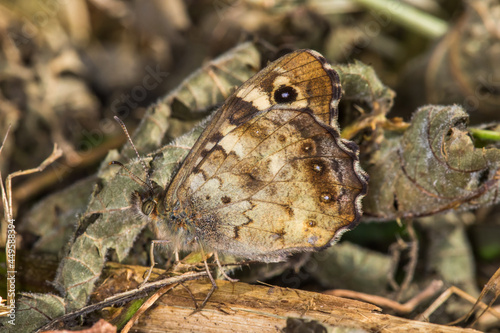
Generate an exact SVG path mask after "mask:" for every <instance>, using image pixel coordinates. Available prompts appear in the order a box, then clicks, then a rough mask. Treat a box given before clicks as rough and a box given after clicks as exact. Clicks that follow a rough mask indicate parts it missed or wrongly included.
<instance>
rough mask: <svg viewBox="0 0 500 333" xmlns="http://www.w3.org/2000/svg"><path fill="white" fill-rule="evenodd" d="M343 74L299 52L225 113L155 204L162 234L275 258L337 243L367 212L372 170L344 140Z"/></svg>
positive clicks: (184, 243)
mask: <svg viewBox="0 0 500 333" xmlns="http://www.w3.org/2000/svg"><path fill="white" fill-rule="evenodd" d="M340 96H341V87H340V81H339V77H338V75H337V73H336V72H335V71H334V70H333V69H331V68H330V66H329V65H328V64H327V62H326V60H325V59H324V58H323V57H322V56H321V55H319V54H318V53H317V52H315V51H311V50H299V51H296V52H293V53H291V54H288V55H286V56H284V57H282V58H280V59H278V60H277V61H275V62H273V63H271V64H270V65H268V66H267V67H266V68H265V69H263V70H262V71H261V72H259V73H258V74H256V75H255V76H254V77H253V78H251V79H250V80H248V81H247V82H245V83H244V84H243V85H242V86H241V87H240V88H239V89H237V90H236V91H235V93H234V94H233V95H232V96H231V97H229V98H228V99H227V100H226V102H225V104H224V105H223V106H222V107H221V109H219V110H218V111H217V113H216V114H215V115H214V117H213V119H212V120H211V121H210V123H209V125H208V126H207V128H206V129H205V130H204V132H203V133H202V134H201V136H200V138H199V139H198V141H197V142H196V143H195V145H194V146H193V148H192V150H191V152H190V153H189V155H188V156H187V157H186V159H185V161H184V163H183V165H182V166H181V168H180V169H179V171H178V173H177V174H176V175H175V177H174V179H173V181H172V182H171V183H170V185H169V186H168V188H167V189H166V191H165V192H163V193H162V195H161V204H160V205H158V207H157V210H156V212H157V215H158V216H157V217H158V218H155V219H154V221H155V226H156V229H157V231H158V234H159V236H160V238H161V239H172V240H174V244H175V245H174V246H176V248H177V249H193V248H194V247H197V246H198V245H201V246H202V247H203V249H204V250H206V251H216V252H218V253H222V254H230V255H234V256H237V257H242V258H247V259H253V260H259V261H263V262H275V261H282V260H285V259H286V257H287V256H289V255H291V254H293V253H297V252H308V251H317V250H320V249H322V248H324V247H327V246H329V245H331V244H333V243H334V242H335V241H336V240H337V239H338V238H339V236H340V234H341V233H342V232H343V231H345V230H347V229H349V228H351V227H353V226H354V225H355V224H356V223H357V221H358V220H359V218H360V215H361V202H360V201H361V198H362V197H363V196H364V195H365V194H366V190H367V180H368V176H367V175H366V174H365V173H364V171H363V170H362V169H361V168H360V166H359V161H358V156H357V146H356V145H355V144H354V143H352V142H350V141H346V140H343V139H341V138H340V134H339V128H338V125H337V105H338V102H339V100H340Z"/></svg>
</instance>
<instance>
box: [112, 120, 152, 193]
mask: <svg viewBox="0 0 500 333" xmlns="http://www.w3.org/2000/svg"><path fill="white" fill-rule="evenodd" d="M114 118H115V120H116V121H117V122H118V124H120V126H121V128H122V130H123V132H124V133H125V135H126V136H127V139H128V142H130V145H131V146H132V148H134V151H135V155H136V156H137V158H139V161H140V162H141V165H142V167H143V168H144V172H145V173H146V182H144V181H143V180H141V179H140V178H139V177H137V176H136V175H134V174H133V173H132V172H131V171H130V170H129V169H127V168H126V167H125V166H124V165H123V164H122V163H120V162H116V163H115V162H111V163H112V164H118V165H121V166H122V167H123V168H124V169H125V170H127V171H128V173H129V174H130V176H131V177H132V178H133V179H134V180H136V181H137V180H139V181H140V182H141V183H143V184H146V185H147V186H148V187H149V188H151V189H152V188H153V184H152V183H151V179H149V172H148V167H147V166H146V163H144V160H143V159H142V158H141V156H140V155H139V152H138V151H137V148H135V145H134V143H133V142H132V138H131V137H130V134H128V131H127V127H125V124H124V123H123V121H122V120H121V119H120V118H118V117H117V116H114Z"/></svg>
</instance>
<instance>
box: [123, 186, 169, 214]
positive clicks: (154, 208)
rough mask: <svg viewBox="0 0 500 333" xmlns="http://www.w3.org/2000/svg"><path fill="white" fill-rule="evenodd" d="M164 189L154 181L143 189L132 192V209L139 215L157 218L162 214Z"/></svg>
mask: <svg viewBox="0 0 500 333" xmlns="http://www.w3.org/2000/svg"><path fill="white" fill-rule="evenodd" d="M164 197H165V190H164V189H163V188H162V187H161V186H160V185H158V184H156V183H155V182H152V185H151V187H149V186H148V187H146V189H145V190H142V191H135V192H133V193H132V198H131V203H132V207H133V208H134V210H135V211H136V212H137V213H138V214H139V215H141V216H143V217H145V218H147V219H150V220H153V221H154V220H157V219H158V218H160V217H161V216H162V215H163V212H164V210H165V208H164V205H163V202H164Z"/></svg>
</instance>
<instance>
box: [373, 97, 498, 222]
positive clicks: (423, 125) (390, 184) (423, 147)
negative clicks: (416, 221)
mask: <svg viewBox="0 0 500 333" xmlns="http://www.w3.org/2000/svg"><path fill="white" fill-rule="evenodd" d="M467 121H468V114H467V113H466V112H465V111H464V110H463V109H462V108H461V107H459V106H433V105H429V106H426V107H423V108H421V109H419V110H418V111H417V112H416V113H415V115H414V116H413V119H412V122H411V125H410V127H409V128H408V129H407V130H406V131H405V132H404V134H399V133H394V132H389V131H387V132H386V133H385V138H384V140H382V141H381V142H380V146H379V147H376V148H377V149H375V148H373V147H372V148H373V149H372V150H373V151H374V153H373V154H372V156H371V157H370V160H369V161H365V165H364V167H365V170H367V172H368V173H369V174H370V191H369V193H368V195H367V196H366V197H365V199H364V201H363V207H364V208H363V210H364V212H365V216H368V217H374V218H377V219H381V220H391V219H396V218H405V217H416V216H425V215H431V214H435V213H439V212H442V211H446V210H449V209H461V210H466V209H472V208H475V207H478V206H481V205H488V204H493V203H495V202H497V201H498V195H497V192H498V185H499V184H498V180H499V179H498V175H497V172H498V168H499V161H500V151H499V150H498V149H496V148H489V149H488V148H484V149H477V148H475V147H474V144H473V142H472V139H471V137H470V136H469V134H468V131H467V127H466V125H467Z"/></svg>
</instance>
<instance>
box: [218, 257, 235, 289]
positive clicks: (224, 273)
mask: <svg viewBox="0 0 500 333" xmlns="http://www.w3.org/2000/svg"><path fill="white" fill-rule="evenodd" d="M214 257H215V262H216V263H217V266H218V267H219V270H220V272H221V274H222V276H224V277H225V278H226V280H228V281H230V282H238V279H233V278H232V277H229V276H228V275H227V274H226V272H225V271H224V268H222V265H221V264H220V260H219V254H218V253H217V252H214Z"/></svg>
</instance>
